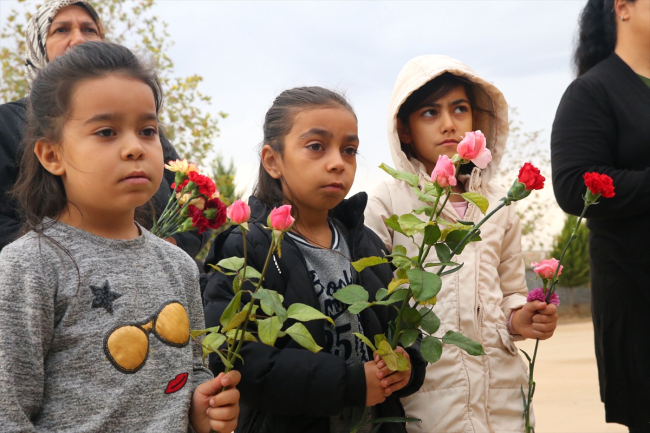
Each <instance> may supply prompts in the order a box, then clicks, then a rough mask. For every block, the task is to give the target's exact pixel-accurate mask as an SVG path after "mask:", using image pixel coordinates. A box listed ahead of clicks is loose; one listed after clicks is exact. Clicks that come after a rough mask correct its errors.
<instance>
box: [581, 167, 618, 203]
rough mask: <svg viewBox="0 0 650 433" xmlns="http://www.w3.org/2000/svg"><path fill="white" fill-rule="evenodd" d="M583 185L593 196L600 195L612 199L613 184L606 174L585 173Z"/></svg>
mask: <svg viewBox="0 0 650 433" xmlns="http://www.w3.org/2000/svg"><path fill="white" fill-rule="evenodd" d="M584 178H585V185H587V188H589V191H591V193H592V194H593V195H598V194H600V195H602V196H603V197H605V198H611V197H614V182H613V181H612V178H611V177H609V176H607V175H606V174H599V173H585V175H584Z"/></svg>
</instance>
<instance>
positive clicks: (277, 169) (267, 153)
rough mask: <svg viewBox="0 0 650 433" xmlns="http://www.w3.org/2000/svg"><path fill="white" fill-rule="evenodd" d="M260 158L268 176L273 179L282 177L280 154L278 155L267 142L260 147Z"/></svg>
mask: <svg viewBox="0 0 650 433" xmlns="http://www.w3.org/2000/svg"><path fill="white" fill-rule="evenodd" d="M261 159H262V165H263V166H264V168H265V169H266V172H267V173H268V174H269V176H271V177H272V178H273V179H280V178H281V177H282V170H281V166H280V164H281V161H280V155H278V154H277V153H276V152H275V151H274V150H273V148H271V146H269V145H268V144H265V145H264V147H262V155H261Z"/></svg>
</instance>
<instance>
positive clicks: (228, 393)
mask: <svg viewBox="0 0 650 433" xmlns="http://www.w3.org/2000/svg"><path fill="white" fill-rule="evenodd" d="M236 403H239V390H238V389H236V388H232V389H227V390H225V391H223V392H220V393H219V394H216V395H213V396H212V397H210V401H209V404H210V406H212V407H220V406H227V405H232V404H236Z"/></svg>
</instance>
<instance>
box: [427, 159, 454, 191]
mask: <svg viewBox="0 0 650 433" xmlns="http://www.w3.org/2000/svg"><path fill="white" fill-rule="evenodd" d="M455 174H456V167H454V163H453V162H451V159H449V157H448V156H447V155H440V156H439V157H438V162H437V163H436V166H435V167H434V169H433V171H432V172H431V182H438V185H440V186H441V187H443V188H447V187H448V186H450V185H451V186H454V185H456V177H455V176H454V175H455Z"/></svg>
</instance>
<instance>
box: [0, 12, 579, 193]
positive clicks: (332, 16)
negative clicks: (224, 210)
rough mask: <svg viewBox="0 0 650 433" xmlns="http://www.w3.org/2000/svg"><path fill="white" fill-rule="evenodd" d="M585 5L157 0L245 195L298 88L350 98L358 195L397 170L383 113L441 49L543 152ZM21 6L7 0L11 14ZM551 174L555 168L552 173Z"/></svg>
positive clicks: (180, 62)
mask: <svg viewBox="0 0 650 433" xmlns="http://www.w3.org/2000/svg"><path fill="white" fill-rule="evenodd" d="M585 3H586V0H575V1H572V0H562V1H553V0H539V1H532V0H510V1H493V0H476V1H466V0H453V1H429V2H426V1H418V2H406V1H399V2H388V1H383V2H371V1H363V2H353V1H347V2H333V1H326V2H306V1H305V2H298V1H293V2H273V1H265V2H260V1H253V2H248V1H236V2H234V1H207V0H203V1H191V0H159V1H158V2H157V6H156V13H157V14H158V15H159V16H160V18H161V19H162V20H163V21H166V22H167V23H169V33H170V34H171V38H172V39H173V40H174V41H175V42H176V44H175V46H174V47H173V48H172V49H171V51H170V52H169V55H170V57H171V58H172V59H173V60H174V62H175V64H176V70H177V74H178V75H190V74H195V73H196V74H199V75H202V76H203V77H204V80H205V81H204V82H203V83H201V90H202V91H203V92H204V93H205V94H207V95H210V96H212V97H213V105H212V108H211V109H212V110H213V111H214V112H215V113H217V112H219V111H224V112H226V113H228V114H229V116H228V118H227V119H225V120H222V121H221V122H220V128H221V136H220V137H219V138H218V139H217V142H216V148H217V149H218V151H219V152H220V153H221V154H222V155H223V156H224V157H225V158H226V159H227V160H229V159H230V158H233V159H234V162H235V165H236V166H237V169H238V175H237V183H238V185H239V188H240V189H242V190H248V191H249V190H250V188H251V186H252V184H253V182H254V180H255V172H256V170H257V167H258V164H259V162H258V159H257V155H256V147H257V145H258V144H259V143H260V141H261V139H262V121H263V117H264V114H265V112H266V110H267V109H268V108H269V107H270V105H271V102H272V101H273V99H274V97H275V96H277V95H278V94H279V93H280V92H281V91H282V90H284V89H287V88H291V87H295V86H301V85H320V86H325V87H330V88H334V89H338V90H341V91H344V92H345V93H346V94H347V96H348V98H349V99H350V101H351V103H352V105H353V107H354V108H355V110H356V112H357V116H358V118H359V135H360V139H361V147H360V157H359V169H358V171H357V180H356V182H355V185H354V187H353V191H352V192H356V191H359V190H370V189H372V187H373V185H374V184H375V183H376V182H377V180H378V179H380V178H381V177H382V176H384V174H383V172H381V171H380V170H379V169H378V168H376V167H377V166H378V165H379V164H380V163H381V162H387V163H389V164H390V163H391V162H392V160H391V157H390V154H389V151H388V145H387V139H386V117H387V110H388V103H389V100H390V95H391V92H392V87H393V84H394V82H395V79H396V78H397V74H398V73H399V71H400V70H401V68H402V67H403V66H404V64H405V63H406V62H407V61H408V60H409V59H411V58H413V57H416V56H419V55H422V54H446V55H449V56H452V57H455V58H457V59H459V60H461V61H463V62H465V63H467V64H468V65H469V66H470V67H472V68H473V69H474V70H475V71H476V72H477V73H478V74H479V75H481V76H483V77H484V78H486V79H487V80H489V81H491V82H493V83H494V84H495V85H496V86H497V87H499V88H500V89H501V91H502V92H503V93H504V95H505V97H506V100H507V101H508V102H509V104H510V105H511V106H514V107H517V108H518V110H519V113H520V116H519V120H520V121H521V122H522V123H523V126H524V129H526V130H529V131H532V130H540V129H542V130H544V133H543V135H542V137H543V145H544V146H546V147H548V139H549V137H550V130H551V125H552V121H553V117H554V114H555V110H556V108H557V105H558V102H559V100H560V98H561V96H562V94H563V92H564V90H565V89H566V87H567V86H568V85H569V83H570V82H571V81H572V79H573V72H572V67H571V53H572V48H573V42H574V38H575V33H576V28H577V20H578V15H579V12H580V10H581V9H582V7H583V6H584V5H585ZM14 4H15V2H14V1H12V0H10V1H7V0H0V14H1V17H2V18H4V17H5V16H6V13H7V12H8V11H9V9H10V7H9V6H10V5H12V6H13V5H14ZM546 174H547V175H548V176H549V177H550V173H546Z"/></svg>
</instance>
